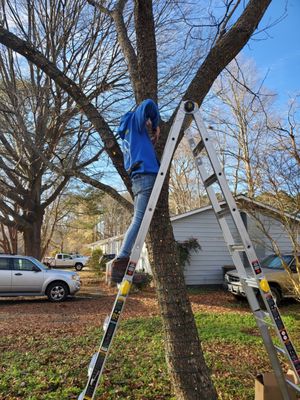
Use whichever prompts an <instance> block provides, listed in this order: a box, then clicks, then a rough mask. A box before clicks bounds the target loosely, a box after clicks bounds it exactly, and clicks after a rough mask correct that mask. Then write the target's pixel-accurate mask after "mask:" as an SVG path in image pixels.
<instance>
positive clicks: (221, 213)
mask: <svg viewBox="0 0 300 400" xmlns="http://www.w3.org/2000/svg"><path fill="white" fill-rule="evenodd" d="M216 214H217V217H218V218H223V217H225V216H226V215H228V214H230V210H229V207H228V205H226V206H225V207H222V210H220V211H217V212H216Z"/></svg>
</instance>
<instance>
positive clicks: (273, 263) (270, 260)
mask: <svg viewBox="0 0 300 400" xmlns="http://www.w3.org/2000/svg"><path fill="white" fill-rule="evenodd" d="M292 258H293V256H282V259H283V261H284V262H285V263H286V264H287V265H289V263H290V262H291V261H292ZM261 266H262V267H265V268H272V269H283V268H284V267H283V265H282V261H281V258H280V257H278V256H275V255H272V256H268V257H267V258H265V259H264V260H262V262H261Z"/></svg>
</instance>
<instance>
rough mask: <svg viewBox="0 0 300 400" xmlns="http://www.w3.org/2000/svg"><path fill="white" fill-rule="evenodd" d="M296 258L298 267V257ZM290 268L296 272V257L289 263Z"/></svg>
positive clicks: (299, 259) (299, 264)
mask: <svg viewBox="0 0 300 400" xmlns="http://www.w3.org/2000/svg"><path fill="white" fill-rule="evenodd" d="M297 259H298V268H299V266H300V257H297ZM290 269H291V271H292V272H297V265H296V258H294V259H293V261H292V263H291V265H290Z"/></svg>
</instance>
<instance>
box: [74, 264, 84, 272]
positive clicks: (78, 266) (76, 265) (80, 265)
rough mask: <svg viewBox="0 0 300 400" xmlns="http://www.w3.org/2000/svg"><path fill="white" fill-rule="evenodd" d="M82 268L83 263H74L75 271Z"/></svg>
mask: <svg viewBox="0 0 300 400" xmlns="http://www.w3.org/2000/svg"><path fill="white" fill-rule="evenodd" d="M82 268H83V264H81V263H76V264H75V269H76V271H81V270H82Z"/></svg>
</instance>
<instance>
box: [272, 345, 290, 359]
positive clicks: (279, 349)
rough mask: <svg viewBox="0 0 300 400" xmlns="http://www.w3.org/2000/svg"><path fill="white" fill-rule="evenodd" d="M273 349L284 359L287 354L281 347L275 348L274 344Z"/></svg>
mask: <svg viewBox="0 0 300 400" xmlns="http://www.w3.org/2000/svg"><path fill="white" fill-rule="evenodd" d="M274 347H275V349H276V350H277V351H278V353H281V354H283V355H284V356H286V357H287V356H288V354H287V352H286V351H285V350H284V349H283V348H282V347H279V346H276V345H275V344H274Z"/></svg>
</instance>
